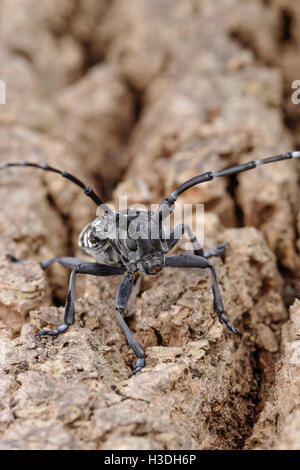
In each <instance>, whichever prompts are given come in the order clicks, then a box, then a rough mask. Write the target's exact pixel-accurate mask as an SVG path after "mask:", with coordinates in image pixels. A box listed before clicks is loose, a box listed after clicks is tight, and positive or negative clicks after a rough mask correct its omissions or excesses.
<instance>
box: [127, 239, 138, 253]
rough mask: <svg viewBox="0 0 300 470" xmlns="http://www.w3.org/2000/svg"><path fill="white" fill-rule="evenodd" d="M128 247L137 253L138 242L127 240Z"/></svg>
mask: <svg viewBox="0 0 300 470" xmlns="http://www.w3.org/2000/svg"><path fill="white" fill-rule="evenodd" d="M126 245H127V248H128V249H129V250H130V251H136V250H137V242H136V241H135V240H132V238H127V240H126Z"/></svg>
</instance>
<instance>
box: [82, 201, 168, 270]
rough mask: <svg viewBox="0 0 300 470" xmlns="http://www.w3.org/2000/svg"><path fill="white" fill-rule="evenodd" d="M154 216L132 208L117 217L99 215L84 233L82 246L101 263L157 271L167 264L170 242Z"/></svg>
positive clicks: (128, 268) (129, 268)
mask: <svg viewBox="0 0 300 470" xmlns="http://www.w3.org/2000/svg"><path fill="white" fill-rule="evenodd" d="M152 215H153V213H152V212H150V211H140V212H139V213H138V214H137V212H136V210H134V211H131V210H130V209H129V210H128V211H124V212H121V213H120V216H119V217H118V218H117V219H116V218H115V217H114V216H113V215H112V214H107V215H104V216H103V217H98V218H96V219H95V220H94V221H93V222H91V223H90V224H88V225H87V226H86V227H85V228H84V229H83V231H82V232H81V234H80V236H79V240H78V244H79V247H80V248H81V250H83V251H84V252H85V253H86V254H88V255H89V256H92V257H93V258H95V259H96V260H97V261H98V262H99V263H104V264H109V265H113V266H119V267H124V268H125V269H126V271H129V272H136V271H138V270H141V271H142V272H144V273H145V274H152V275H153V274H157V273H158V272H159V271H161V269H162V268H163V267H164V264H165V253H166V252H167V244H166V241H165V240H164V237H163V233H162V230H159V228H158V227H157V226H155V225H154V224H153V223H152V218H151V217H152Z"/></svg>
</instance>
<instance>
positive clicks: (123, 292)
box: [116, 273, 146, 377]
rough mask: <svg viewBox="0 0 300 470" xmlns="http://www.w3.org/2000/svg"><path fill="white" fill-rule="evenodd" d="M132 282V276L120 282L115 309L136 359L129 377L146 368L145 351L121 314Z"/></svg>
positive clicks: (128, 275)
mask: <svg viewBox="0 0 300 470" xmlns="http://www.w3.org/2000/svg"><path fill="white" fill-rule="evenodd" d="M133 282H134V276H133V275H132V274H129V273H128V274H127V275H126V277H125V278H124V280H123V281H122V283H121V285H120V287H119V290H118V292H117V296H116V309H117V317H118V320H119V323H120V325H121V328H122V330H123V332H124V334H125V336H126V339H127V342H128V344H129V346H130V347H131V349H132V350H133V352H134V354H135V355H136V357H137V361H136V365H135V369H134V370H133V371H132V372H131V374H130V376H129V377H131V376H132V375H134V374H136V373H137V372H140V371H141V370H142V369H143V367H145V366H146V360H145V351H144V349H143V347H142V346H141V345H140V343H139V342H138V341H137V339H135V337H134V336H133V334H132V333H131V331H130V329H129V327H128V326H127V323H126V322H125V320H124V318H123V316H122V314H123V312H124V310H125V308H126V305H127V303H128V299H129V296H130V294H131V291H132V286H133Z"/></svg>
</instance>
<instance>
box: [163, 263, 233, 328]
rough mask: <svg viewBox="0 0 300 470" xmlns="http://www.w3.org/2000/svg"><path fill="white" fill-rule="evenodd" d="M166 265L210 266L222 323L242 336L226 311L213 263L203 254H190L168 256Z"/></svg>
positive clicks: (215, 303)
mask: <svg viewBox="0 0 300 470" xmlns="http://www.w3.org/2000/svg"><path fill="white" fill-rule="evenodd" d="M165 266H166V267H170V268H201V269H205V268H209V269H210V272H211V278H212V287H213V293H214V308H215V311H216V313H217V315H218V318H219V320H220V322H221V323H225V325H226V326H227V328H229V330H231V331H232V332H233V333H234V334H235V335H239V336H241V332H240V331H239V330H238V329H237V328H235V327H234V326H233V325H232V324H231V323H230V321H229V319H228V318H227V316H226V315H225V313H224V306H223V302H222V296H221V292H220V288H219V285H218V281H217V276H216V271H215V268H214V266H213V265H212V264H210V263H209V262H208V261H207V260H206V258H204V257H202V256H195V255H189V254H183V255H175V256H169V257H167V258H166V264H165Z"/></svg>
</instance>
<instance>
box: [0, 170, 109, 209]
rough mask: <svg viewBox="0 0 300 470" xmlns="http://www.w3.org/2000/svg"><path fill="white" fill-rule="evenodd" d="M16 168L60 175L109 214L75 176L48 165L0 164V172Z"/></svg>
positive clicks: (102, 203) (102, 204)
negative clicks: (29, 168)
mask: <svg viewBox="0 0 300 470" xmlns="http://www.w3.org/2000/svg"><path fill="white" fill-rule="evenodd" d="M16 166H19V167H32V168H38V169H41V170H45V171H51V172H53V173H57V174H59V175H61V176H62V177H63V178H66V179H67V180H69V181H71V182H72V183H74V184H76V185H77V186H79V187H80V188H81V189H82V190H83V191H84V194H86V196H88V197H89V198H90V199H92V201H94V203H95V204H96V205H97V206H104V207H103V209H104V211H106V212H111V209H110V208H109V207H108V206H106V204H105V203H104V201H102V199H100V197H99V196H97V194H96V193H95V191H94V190H93V189H92V188H91V187H90V186H87V185H86V184H84V183H83V182H82V181H80V179H78V178H76V176H73V175H71V173H68V172H67V171H65V170H58V169H57V168H53V167H52V166H50V165H48V164H47V163H32V162H26V161H22V162H7V163H2V164H0V171H1V170H4V169H5V168H9V167H16Z"/></svg>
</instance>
